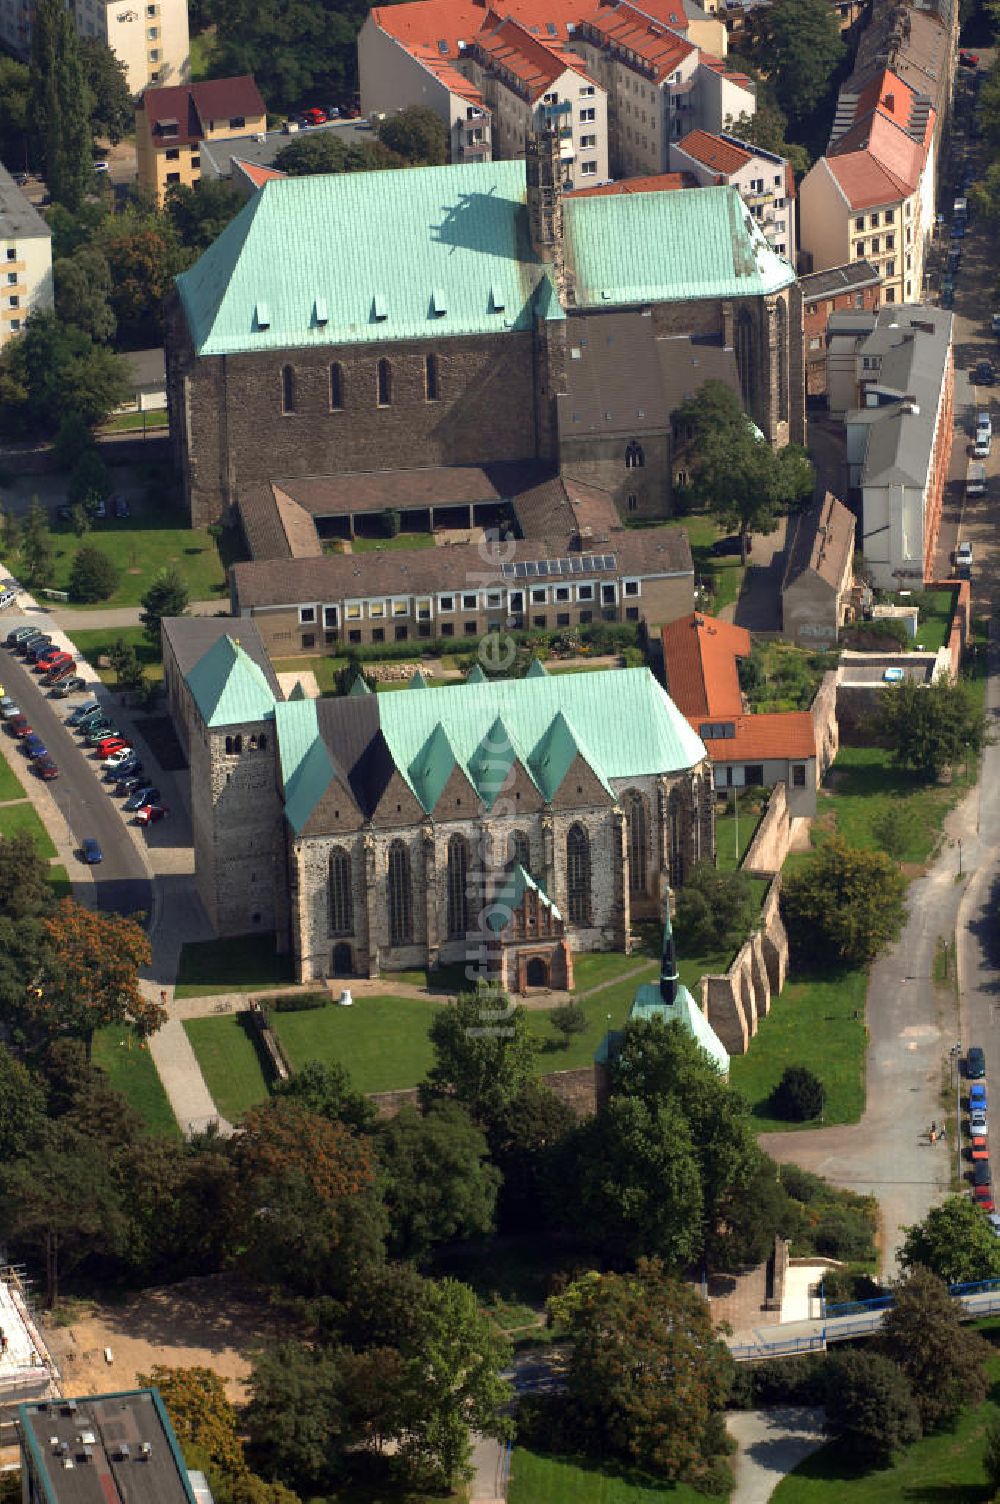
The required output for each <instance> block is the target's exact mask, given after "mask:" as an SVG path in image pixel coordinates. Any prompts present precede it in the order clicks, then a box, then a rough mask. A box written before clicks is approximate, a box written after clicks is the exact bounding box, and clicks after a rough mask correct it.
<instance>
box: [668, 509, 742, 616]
mask: <svg viewBox="0 0 1000 1504" xmlns="http://www.w3.org/2000/svg"><path fill="white" fill-rule="evenodd" d="M668 525H669V526H670V527H682V528H683V529H684V531H685V532H686V533H687V535H688V542H689V543H690V545H691V552H692V554H693V555H694V571H695V578H696V580H701V581H703V582H704V583H705V584H706V586H707V587H708V589H709V591H710V592H711V599H710V600H709V601H708V602H707V606H708V609H709V610H710V611H711V612H712V613H713V614H714V615H718V613H719V612H720V611H721V610H722V607H723V606H729V605H732V603H733V601H736V600H739V595H740V591H741V590H742V588H743V575H744V569H743V565H742V564H741V563H740V556H739V554H723V555H721V556H720V557H718V558H716V557H714V556H713V555H712V554H711V553H710V552H709V550H710V549H711V546H712V544H713V543H714V542H715V540H716V539H717V538H721V537H722V536H723V534H722V532H721V530H720V529H719V528H718V527H716V525H715V523H714V522H713V521H712V519H711V517H699V516H692V517H679V518H678V519H677V521H676V522H674V523H670V524H668Z"/></svg>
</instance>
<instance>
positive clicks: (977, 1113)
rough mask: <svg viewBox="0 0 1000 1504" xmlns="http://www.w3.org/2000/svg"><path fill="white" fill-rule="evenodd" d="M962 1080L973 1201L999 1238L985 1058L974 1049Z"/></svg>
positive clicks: (969, 1053)
mask: <svg viewBox="0 0 1000 1504" xmlns="http://www.w3.org/2000/svg"><path fill="white" fill-rule="evenodd" d="M965 1077H966V1080H967V1081H968V1083H969V1093H968V1099H967V1105H968V1111H969V1115H968V1118H967V1119H966V1125H965V1126H966V1130H967V1133H968V1144H967V1146H966V1153H967V1154H968V1157H969V1160H970V1161H971V1164H972V1171H971V1176H970V1178H971V1180H972V1199H973V1201H975V1202H976V1204H977V1206H979V1207H981V1208H982V1210H983V1211H984V1212H986V1214H987V1216H988V1217H989V1219H990V1226H991V1227H992V1228H993V1231H994V1232H995V1233H996V1234H997V1236H998V1237H1000V1215H998V1214H997V1209H996V1205H995V1202H994V1199H993V1174H992V1171H991V1169H990V1139H989V1131H990V1130H989V1119H988V1117H987V1101H986V1056H985V1054H984V1053H983V1051H982V1050H981V1049H980V1048H979V1046H978V1045H973V1047H972V1048H971V1049H970V1050H969V1052H968V1053H967V1055H966V1057H965Z"/></svg>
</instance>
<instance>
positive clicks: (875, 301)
mask: <svg viewBox="0 0 1000 1504" xmlns="http://www.w3.org/2000/svg"><path fill="white" fill-rule="evenodd" d="M799 289H800V291H801V293H802V337H803V340H804V341H805V362H806V400H807V401H808V400H809V399H810V398H814V399H816V400H821V399H823V398H825V396H826V340H827V325H828V323H829V319H830V315H831V313H843V312H845V311H848V310H849V311H851V312H854V313H857V312H864V313H876V312H877V311H878V308H879V306H880V304H881V301H882V277H881V274H880V273H879V271H878V269H877V267H874V266H872V265H871V263H870V262H868V261H849V262H847V263H846V265H844V266H831V267H829V268H828V269H827V270H826V271H824V272H811V273H810V274H809V275H808V276H805V277H800V278H799Z"/></svg>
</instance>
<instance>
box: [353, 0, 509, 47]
mask: <svg viewBox="0 0 1000 1504" xmlns="http://www.w3.org/2000/svg"><path fill="white" fill-rule="evenodd" d="M485 15H486V12H485V9H484V7H483V6H481V5H476V4H475V3H474V0H411V3H410V4H408V5H376V6H373V7H372V11H371V16H372V19H373V20H374V22H375V24H376V26H378V27H379V29H380V30H381V31H385V32H387V33H388V34H389V36H391V37H395V38H396V40H397V41H398V42H402V43H403V45H404V46H405V47H407V48H408V49H410V50H411V51H412V50H413V49H414V47H418V46H422V47H432V48H434V50H435V52H436V54H437V56H438V57H440V58H452V59H454V58H456V57H458V56H459V55H460V49H459V46H458V44H459V42H465V44H466V46H468V44H469V43H470V42H471V41H472V39H473V37H474V36H475V35H476V33H477V32H478V31H479V29H480V27H481V26H482V24H483V20H484V19H485Z"/></svg>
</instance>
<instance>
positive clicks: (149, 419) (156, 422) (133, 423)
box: [101, 408, 170, 433]
mask: <svg viewBox="0 0 1000 1504" xmlns="http://www.w3.org/2000/svg"><path fill="white" fill-rule="evenodd" d="M169 422H170V418H169V417H168V415H167V411H166V409H165V408H157V409H155V410H154V411H153V412H145V413H117V414H116V415H115V417H113V418H109V419H108V421H107V423H102V425H101V428H102V431H103V432H104V433H129V432H131V430H132V429H139V430H140V431H142V432H145V431H146V430H147V429H150V428H166V427H167V425H168V424H169Z"/></svg>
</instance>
